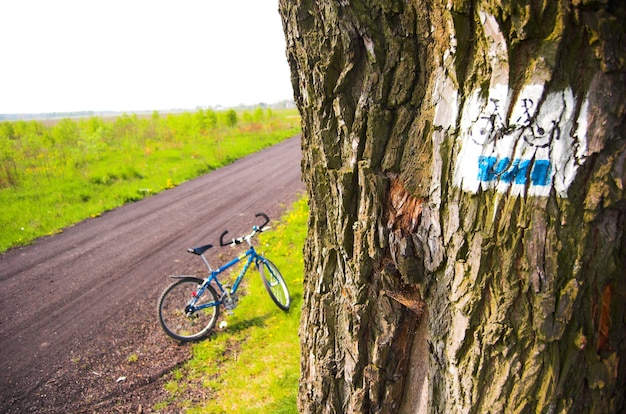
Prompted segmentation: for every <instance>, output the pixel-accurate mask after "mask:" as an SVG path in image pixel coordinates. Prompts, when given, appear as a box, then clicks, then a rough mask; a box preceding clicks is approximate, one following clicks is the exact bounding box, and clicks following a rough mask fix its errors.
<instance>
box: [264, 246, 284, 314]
mask: <svg viewBox="0 0 626 414" xmlns="http://www.w3.org/2000/svg"><path fill="white" fill-rule="evenodd" d="M258 268H259V272H260V273H261V278H262V279H263V284H264V285H265V289H266V290H267V293H269V295H270V297H271V298H272V300H273V301H274V303H275V304H276V306H278V307H279V308H281V309H282V310H284V311H288V310H289V305H290V304H291V297H290V296H289V290H288V289H287V284H286V283H285V280H284V279H283V276H282V275H281V274H280V272H279V271H278V269H277V268H276V266H275V265H274V263H272V262H271V261H269V260H268V259H266V258H262V259H261V260H260V261H259V263H258Z"/></svg>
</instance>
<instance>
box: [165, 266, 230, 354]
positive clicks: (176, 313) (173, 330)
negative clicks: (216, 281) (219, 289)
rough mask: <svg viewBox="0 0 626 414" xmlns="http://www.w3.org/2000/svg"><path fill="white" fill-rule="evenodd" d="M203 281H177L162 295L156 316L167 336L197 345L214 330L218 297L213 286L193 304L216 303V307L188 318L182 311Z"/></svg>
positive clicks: (195, 278)
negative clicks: (196, 342)
mask: <svg viewBox="0 0 626 414" xmlns="http://www.w3.org/2000/svg"><path fill="white" fill-rule="evenodd" d="M203 282H204V280H202V279H200V278H197V277H186V278H184V279H180V280H177V281H176V282H174V283H172V284H171V285H170V286H168V287H167V289H165V290H164V291H163V293H162V294H161V297H160V298H159V302H158V305H157V313H158V316H159V323H160V324H161V328H163V330H164V331H165V333H166V334H167V335H169V336H170V337H171V338H174V339H176V340H179V341H183V342H190V341H197V340H198V339H201V338H203V337H204V336H206V335H207V334H208V333H209V331H210V330H211V329H212V328H213V327H214V326H215V323H216V322H217V318H218V317H219V314H220V310H219V305H218V304H217V303H218V296H217V293H215V289H213V287H212V286H210V285H209V286H207V287H206V289H205V290H204V292H203V293H202V296H201V297H200V298H199V299H198V302H197V303H196V304H205V303H210V302H215V303H216V306H211V307H208V308H206V309H202V310H200V311H197V312H194V313H193V314H191V315H189V314H187V312H186V311H185V307H186V306H187V304H188V303H189V301H190V300H191V298H192V297H193V296H194V295H195V292H197V290H198V288H199V285H200V284H202V283H203Z"/></svg>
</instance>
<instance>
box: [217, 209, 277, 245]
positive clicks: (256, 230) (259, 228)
mask: <svg viewBox="0 0 626 414" xmlns="http://www.w3.org/2000/svg"><path fill="white" fill-rule="evenodd" d="M254 217H263V218H264V219H265V222H264V223H263V224H261V225H260V226H252V233H250V234H248V235H247V236H241V237H238V238H236V239H232V240H231V241H230V242H228V243H224V236H226V235H227V234H228V230H224V232H223V233H222V234H221V235H220V246H222V247H224V246H230V245H233V244H241V243H243V242H244V241H246V240H250V239H251V238H252V237H253V236H254V235H255V234H257V233H261V232H263V231H265V230H267V229H268V228H269V227H265V225H266V224H267V223H269V222H270V218H269V217H268V216H267V214H265V213H256V214H255V215H254Z"/></svg>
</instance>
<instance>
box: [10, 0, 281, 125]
mask: <svg viewBox="0 0 626 414" xmlns="http://www.w3.org/2000/svg"><path fill="white" fill-rule="evenodd" d="M292 98H293V93H292V89H291V83H290V78H289V67H288V65H287V59H286V57H285V40H284V35H283V31H282V24H281V20H280V16H279V14H278V1H277V0H0V113H39V112H65V111H83V110H84V111H88V110H94V111H99V110H113V111H132V110H155V109H156V110H161V109H174V108H184V109H194V108H195V107H196V106H214V105H223V106H232V105H238V104H240V103H244V104H255V103H259V102H266V103H273V102H277V101H280V100H283V99H292Z"/></svg>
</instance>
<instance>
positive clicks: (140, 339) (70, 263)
mask: <svg viewBox="0 0 626 414" xmlns="http://www.w3.org/2000/svg"><path fill="white" fill-rule="evenodd" d="M303 190H304V186H303V185H302V183H301V181H300V139H299V137H295V138H292V139H290V140H287V141H285V142H283V143H281V144H278V145H276V146H274V147H272V148H269V149H266V150H264V151H261V152H259V153H256V154H253V155H251V156H249V157H247V158H245V159H242V160H239V161H236V162H235V163H233V164H231V165H229V166H227V167H224V168H221V169H219V170H216V171H214V172H212V173H210V174H207V175H205V176H203V177H201V178H198V179H196V180H193V181H190V182H187V183H184V184H182V185H180V186H178V187H176V188H174V189H171V190H168V191H165V192H163V193H161V194H158V195H155V196H153V197H150V198H147V199H144V200H142V201H139V202H137V203H134V204H130V205H127V206H124V207H121V208H119V209H116V210H114V211H111V212H108V213H105V214H104V215H102V216H101V217H99V218H96V219H91V220H86V221H84V222H82V223H79V224H78V225H76V226H74V227H72V228H69V229H66V230H65V231H64V232H63V233H61V234H58V235H55V236H53V237H48V238H44V239H40V240H39V241H37V242H36V243H35V244H33V245H31V246H27V247H23V248H18V249H13V250H10V251H9V252H7V253H5V254H4V255H0V412H2V413H24V412H38V413H41V412H46V413H51V412H59V413H60V412H149V411H150V408H151V404H152V403H153V402H154V401H156V400H158V399H159V397H160V393H161V389H162V385H163V384H162V380H161V376H162V374H164V373H166V372H169V371H170V370H171V369H172V368H173V367H174V366H176V365H177V364H179V363H181V362H182V361H184V360H185V359H186V358H187V356H188V352H189V348H188V346H184V345H179V344H177V343H175V342H173V341H171V340H169V339H167V337H166V336H165V334H164V333H163V332H162V331H161V330H160V328H159V327H158V323H157V321H156V315H155V309H156V300H157V298H158V295H159V294H160V292H161V291H162V290H163V288H164V287H165V286H166V285H167V284H168V283H169V282H170V280H169V279H168V278H167V275H170V274H192V273H196V274H197V273H198V272H199V271H200V270H201V269H202V264H201V263H200V262H199V261H198V260H197V258H196V257H195V256H192V255H190V254H188V253H186V248H187V247H192V246H196V245H199V244H203V243H213V244H219V242H218V237H219V234H220V233H221V231H222V230H223V229H228V230H229V232H230V234H232V235H233V236H235V235H239V234H243V233H244V232H246V231H248V230H249V227H250V226H251V225H252V224H253V220H254V214H255V213H257V212H259V211H264V212H266V213H267V214H268V215H269V216H270V217H271V218H274V219H277V218H278V217H279V216H280V214H281V213H282V211H283V210H284V209H285V208H286V207H288V206H289V205H290V204H291V203H292V202H293V201H294V200H295V199H296V198H297V194H298V193H299V192H301V191H303ZM218 254H219V249H213V253H212V255H213V256H212V258H213V262H214V263H217V262H219V261H220V260H219V258H218V256H217V255H218ZM209 256H211V255H209Z"/></svg>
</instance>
